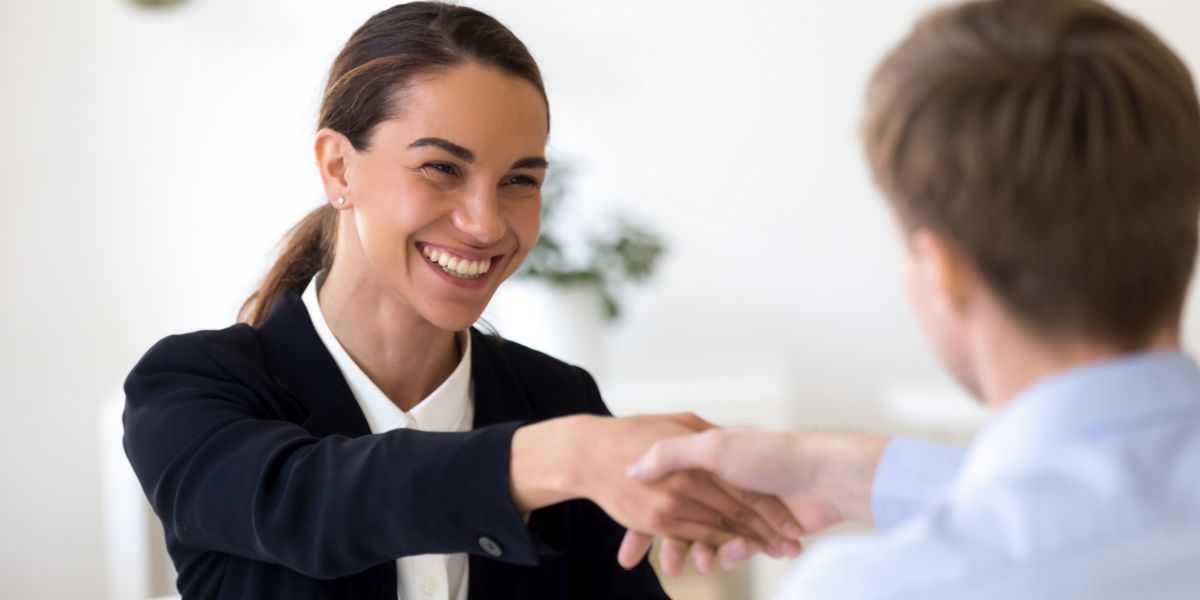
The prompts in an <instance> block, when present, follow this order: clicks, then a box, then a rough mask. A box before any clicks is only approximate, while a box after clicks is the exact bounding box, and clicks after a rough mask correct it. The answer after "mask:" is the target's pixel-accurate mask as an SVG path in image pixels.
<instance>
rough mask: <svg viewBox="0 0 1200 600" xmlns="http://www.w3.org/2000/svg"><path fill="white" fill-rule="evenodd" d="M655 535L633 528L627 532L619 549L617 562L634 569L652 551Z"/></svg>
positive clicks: (626, 567)
mask: <svg viewBox="0 0 1200 600" xmlns="http://www.w3.org/2000/svg"><path fill="white" fill-rule="evenodd" d="M653 543H654V536H652V535H646V534H644V533H639V532H637V531H634V530H632V529H630V530H628V531H626V532H625V537H624V538H623V539H622V540H621V547H620V548H619V549H617V563H618V564H620V565H621V566H622V567H624V568H625V569H632V568H634V567H636V566H637V565H638V563H640V562H642V557H644V556H646V552H649V551H650V545H651V544H653Z"/></svg>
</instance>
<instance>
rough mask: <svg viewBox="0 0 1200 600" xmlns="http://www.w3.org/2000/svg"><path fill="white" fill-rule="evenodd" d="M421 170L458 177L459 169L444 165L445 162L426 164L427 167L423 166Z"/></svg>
mask: <svg viewBox="0 0 1200 600" xmlns="http://www.w3.org/2000/svg"><path fill="white" fill-rule="evenodd" d="M421 168H422V169H425V170H426V171H435V172H437V173H441V174H443V175H458V169H457V168H455V166H454V165H452V164H450V163H443V162H431V163H425V165H424V166H422V167H421Z"/></svg>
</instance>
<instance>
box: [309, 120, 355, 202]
mask: <svg viewBox="0 0 1200 600" xmlns="http://www.w3.org/2000/svg"><path fill="white" fill-rule="evenodd" d="M313 150H314V151H315V153H316V155H317V169H318V170H319V171H320V172H321V183H322V185H323V186H324V187H325V197H326V198H327V199H328V200H329V203H330V204H331V205H332V206H333V207H334V208H336V209H339V210H341V209H345V208H350V206H351V205H352V204H351V200H350V184H349V181H348V178H347V172H348V170H349V165H350V161H351V160H352V159H353V158H354V155H355V153H356V152H357V150H355V149H354V145H353V144H351V143H350V140H349V139H348V138H347V137H346V136H344V135H342V134H341V133H339V132H337V131H334V130H332V129H328V128H326V129H322V130H320V131H318V132H317V139H316V141H315V143H314V148H313Z"/></svg>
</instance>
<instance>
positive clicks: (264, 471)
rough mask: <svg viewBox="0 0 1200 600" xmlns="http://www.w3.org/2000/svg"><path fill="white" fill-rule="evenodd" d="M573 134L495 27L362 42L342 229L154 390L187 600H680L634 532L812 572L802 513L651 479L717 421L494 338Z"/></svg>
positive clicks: (158, 352)
mask: <svg viewBox="0 0 1200 600" xmlns="http://www.w3.org/2000/svg"><path fill="white" fill-rule="evenodd" d="M549 122H550V119H549V110H548V103H547V100H546V94H545V90H544V88H543V85H542V81H541V75H540V74H539V72H538V69H537V65H536V64H535V63H534V61H533V58H532V57H531V56H530V55H529V52H528V51H527V50H526V49H525V47H524V45H523V44H521V42H520V41H519V40H518V39H517V38H516V37H515V36H513V34H512V33H511V32H510V31H509V30H508V29H506V28H505V27H504V26H503V25H501V24H500V23H498V22H496V21H495V20H494V19H492V18H491V17H489V16H488V15H485V14H483V13H480V12H478V11H475V10H472V9H469V8H465V7H459V6H451V5H445V4H440V3H424V2H421V3H411V4H403V5H399V6H396V7H393V8H391V9H388V10H385V11H383V12H382V13H379V14H378V15H376V16H374V17H372V18H371V19H370V20H368V21H367V23H366V24H364V25H363V26H362V27H361V28H360V29H359V30H358V31H357V32H355V34H354V35H353V36H352V37H351V38H350V40H349V41H348V42H347V44H346V46H345V48H344V49H343V50H342V52H341V53H340V54H339V56H338V58H337V59H336V61H335V62H334V65H333V68H332V70H331V72H330V77H329V83H328V85H327V86H326V89H325V98H324V101H323V104H322V110H321V118H320V127H319V131H318V132H317V134H316V140H315V144H314V150H315V154H316V159H317V167H318V169H319V171H320V175H321V179H322V183H323V186H324V190H325V194H326V198H327V202H326V203H324V204H323V205H322V206H321V207H319V208H317V209H316V210H314V211H312V212H311V213H310V214H309V215H308V216H306V217H305V218H304V219H303V220H302V221H301V222H300V223H299V224H298V225H297V226H296V227H295V228H293V230H292V231H291V232H290V233H289V235H288V237H287V239H286V241H285V244H284V247H283V250H282V252H281V253H280V256H279V258H278V259H277V262H276V264H275V265H274V266H273V267H272V268H271V269H270V270H269V272H268V273H267V275H266V277H265V278H264V280H263V282H262V284H261V285H260V286H259V288H258V290H257V291H256V292H255V293H254V294H253V295H252V296H251V297H250V298H249V299H248V300H247V302H246V304H245V305H244V306H243V310H242V313H241V320H242V321H243V322H242V323H239V324H237V325H234V326H232V327H230V328H228V329H224V330H220V331H201V332H194V333H189V334H184V335H176V336H171V337H168V338H166V339H164V340H163V341H161V342H159V343H158V344H157V345H155V346H154V347H153V348H152V349H151V350H150V351H149V352H148V353H147V354H146V356H145V357H143V359H142V360H141V362H139V363H138V365H137V366H136V367H135V368H134V370H133V372H132V373H131V374H130V376H129V378H128V380H127V382H126V410H125V447H126V452H127V454H128V456H129V459H130V462H131V463H132V464H133V467H134V470H135V472H136V473H137V475H138V478H139V479H140V481H141V483H142V486H143V488H144V490H145V491H146V494H147V497H148V498H149V500H150V502H151V504H152V505H153V507H154V509H155V512H156V513H157V514H158V515H159V517H160V518H161V519H162V520H163V524H164V528H165V531H166V535H167V545H168V550H169V551H170V554H171V558H172V560H173V562H174V563H175V567H176V569H177V571H178V573H179V581H178V587H179V589H180V591H181V592H182V593H183V595H184V597H197V598H200V597H203V598H264V597H283V598H351V597H353V598H391V599H395V598H397V597H400V598H406V599H414V598H443V599H446V600H451V599H465V598H467V597H468V590H469V597H471V598H481V599H482V598H513V597H516V596H520V597H525V598H592V597H594V598H614V597H620V598H662V597H664V594H663V592H662V589H661V587H660V586H659V584H658V581H657V579H656V578H655V576H654V573H653V571H651V570H650V568H649V566H648V564H647V563H646V562H645V561H644V560H642V556H641V555H642V554H643V553H644V548H641V547H636V546H625V547H624V548H623V552H622V553H621V557H620V558H621V564H623V565H624V566H625V567H626V568H621V566H619V565H618V562H617V560H616V558H617V555H618V549H619V548H621V541H622V536H623V534H624V533H625V531H624V529H623V528H622V526H621V525H624V526H626V527H630V528H632V529H633V530H635V531H639V532H643V533H650V534H660V535H667V536H671V537H674V538H679V539H683V540H688V541H695V542H701V543H705V544H709V545H714V546H715V545H719V544H722V543H725V542H729V541H731V540H734V539H737V538H739V537H744V538H748V539H749V540H752V542H751V543H755V544H763V545H765V546H766V547H767V548H769V551H770V552H772V553H775V554H782V553H785V552H797V551H798V547H796V546H794V545H790V544H791V542H788V541H787V540H785V536H784V535H783V534H782V532H784V531H788V532H792V531H794V530H795V528H796V526H795V524H794V523H793V522H792V519H791V516H790V515H789V514H788V513H787V511H786V509H785V508H784V507H783V505H782V504H781V503H780V502H779V501H778V499H776V498H773V497H767V496H758V495H753V494H744V493H741V492H739V491H738V490H734V489H732V488H730V487H729V486H727V485H726V484H724V483H723V482H721V481H720V480H718V479H716V478H714V477H711V476H706V475H705V476H701V475H696V474H694V473H683V474H679V475H677V476H672V477H670V478H667V479H665V480H663V481H662V482H658V483H655V484H642V483H637V482H634V481H632V480H630V479H628V478H626V477H625V474H624V470H625V466H626V465H627V464H629V463H630V462H632V460H633V459H634V458H635V457H637V456H638V455H640V454H641V453H642V452H644V451H645V450H646V449H647V448H648V447H649V446H650V445H651V444H652V443H654V442H655V441H657V440H659V439H662V438H664V437H668V436H675V435H681V434H685V433H689V432H692V431H694V430H697V429H702V428H704V427H706V424H704V423H703V422H701V421H699V419H697V418H695V417H694V416H690V415H674V416H653V417H635V418H626V419H614V418H611V417H608V410H607V408H606V407H605V405H604V402H603V401H602V400H601V399H600V395H599V392H598V390H597V389H596V385H595V382H594V381H593V380H592V378H591V377H590V376H589V375H588V374H587V373H585V372H584V371H582V370H580V369H578V368H576V367H572V366H570V365H567V364H564V363H562V362H559V361H557V360H555V359H553V358H551V357H548V356H546V355H543V354H540V353H537V352H535V351H532V350H529V349H527V348H524V347H522V346H520V345H518V344H515V343H512V342H508V341H503V340H499V339H496V338H494V337H489V336H485V335H483V334H481V333H480V332H478V331H477V330H475V329H473V328H472V324H473V323H475V321H476V320H478V318H479V316H480V315H481V314H482V312H483V310H484V309H485V308H486V306H487V304H488V302H489V301H490V300H491V298H492V295H493V294H494V293H495V291H496V289H497V287H498V286H500V285H501V284H502V283H503V282H504V281H505V280H506V279H507V278H508V277H509V276H511V275H512V274H513V273H514V272H515V271H516V270H517V268H518V267H519V266H520V265H521V262H522V261H523V260H524V259H525V257H526V256H527V255H528V253H529V251H530V249H532V248H533V246H534V243H535V242H536V240H537V236H538V227H539V217H540V209H541V191H540V189H541V184H542V181H543V179H544V177H545V172H546V169H547V166H548V165H547V163H546V160H545V158H543V155H544V151H545V146H546V138H547V135H548V133H549ZM589 500H590V502H589ZM601 509H603V510H601ZM606 513H607V514H606ZM618 523H619V524H618ZM793 535H795V534H793ZM627 569H628V570H627Z"/></svg>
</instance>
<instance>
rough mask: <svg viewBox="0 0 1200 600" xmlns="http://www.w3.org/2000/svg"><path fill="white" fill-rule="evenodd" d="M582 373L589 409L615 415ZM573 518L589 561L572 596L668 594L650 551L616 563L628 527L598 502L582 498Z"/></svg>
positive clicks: (636, 599) (630, 599)
mask: <svg viewBox="0 0 1200 600" xmlns="http://www.w3.org/2000/svg"><path fill="white" fill-rule="evenodd" d="M579 373H580V375H581V376H582V377H583V379H584V384H585V389H586V390H587V394H586V398H587V403H588V407H587V410H588V412H591V413H594V414H598V415H606V416H608V415H612V413H611V412H610V411H609V410H608V406H607V405H606V404H605V403H604V400H603V399H602V398H601V397H600V389H599V388H598V387H597V386H596V381H595V380H594V379H593V378H592V376H591V375H589V374H588V373H587V371H584V370H583V369H579ZM574 519H575V521H576V522H578V523H580V524H581V525H582V526H583V527H582V529H583V537H584V540H586V541H585V542H584V543H585V544H586V548H587V553H586V554H585V555H584V559H585V562H586V564H582V565H579V566H578V567H577V568H575V569H573V571H574V572H576V573H580V574H581V575H582V576H581V577H578V578H576V579H575V581H577V582H578V585H574V587H575V588H576V590H575V592H574V596H573V597H576V598H595V599H597V600H600V599H606V598H622V599H627V600H641V599H655V600H661V599H668V598H669V596H667V594H666V592H665V591H663V588H662V584H661V583H659V580H658V575H657V574H656V573H655V572H654V568H653V567H652V566H651V565H650V560H649V555H647V557H646V558H643V559H642V561H641V562H639V563H638V564H637V566H636V567H634V568H632V569H630V570H628V571H627V570H625V569H624V568H622V567H621V565H619V564H617V550H618V549H619V548H620V547H621V540H622V538H624V537H625V528H624V527H622V526H621V525H620V524H619V523H617V522H616V521H614V520H613V519H612V517H609V516H608V514H606V513H605V512H604V511H603V510H601V509H600V507H599V506H597V505H596V504H594V503H592V502H589V501H587V500H582V501H580V502H579V503H578V506H577V510H576V512H575V515H574ZM573 583H574V582H573Z"/></svg>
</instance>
